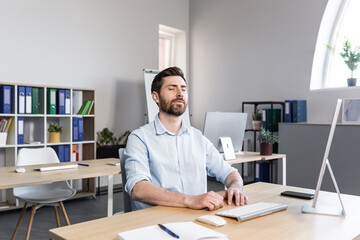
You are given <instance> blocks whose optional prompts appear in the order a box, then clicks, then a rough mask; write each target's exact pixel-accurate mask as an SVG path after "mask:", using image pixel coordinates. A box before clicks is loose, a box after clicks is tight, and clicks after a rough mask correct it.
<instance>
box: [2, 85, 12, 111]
mask: <svg viewBox="0 0 360 240" xmlns="http://www.w3.org/2000/svg"><path fill="white" fill-rule="evenodd" d="M0 112H1V113H11V87H10V86H1V90H0Z"/></svg>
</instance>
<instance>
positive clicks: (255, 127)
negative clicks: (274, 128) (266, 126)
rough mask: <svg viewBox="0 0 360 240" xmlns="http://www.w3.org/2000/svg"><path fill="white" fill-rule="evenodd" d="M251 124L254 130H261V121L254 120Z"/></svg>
mask: <svg viewBox="0 0 360 240" xmlns="http://www.w3.org/2000/svg"><path fill="white" fill-rule="evenodd" d="M252 123H253V127H254V130H260V128H261V121H255V120H253V121H252Z"/></svg>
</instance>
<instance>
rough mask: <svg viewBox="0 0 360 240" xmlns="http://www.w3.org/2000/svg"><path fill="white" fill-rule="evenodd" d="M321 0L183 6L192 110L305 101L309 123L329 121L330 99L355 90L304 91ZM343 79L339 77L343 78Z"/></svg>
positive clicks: (201, 0) (197, 113)
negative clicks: (186, 13) (187, 10)
mask: <svg viewBox="0 0 360 240" xmlns="http://www.w3.org/2000/svg"><path fill="white" fill-rule="evenodd" d="M326 4H327V0H317V1H313V0H301V1H300V0H271V1H268V0H241V1H239V0H222V1H218V0H192V1H190V44H191V45H190V53H191V56H190V60H191V71H190V76H191V80H192V81H191V96H190V97H191V100H190V101H191V104H190V107H191V109H190V110H191V112H192V115H193V119H192V120H193V124H194V125H195V126H196V127H198V128H200V129H202V128H203V122H204V117H205V112H206V111H241V102H243V101H256V100H259V101H263V100H281V101H283V100H285V99H307V100H308V121H311V122H313V121H328V122H329V121H330V120H331V118H332V114H333V112H334V109H335V104H336V99H337V98H345V97H356V96H359V94H360V89H359V88H358V87H357V88H353V89H347V88H344V89H340V90H335V91H334V90H324V91H310V90H309V89H310V78H311V68H312V61H313V55H314V51H315V45H316V40H317V34H318V29H319V26H320V22H321V19H322V15H323V12H324V10H325V7H326ZM344 81H346V76H344Z"/></svg>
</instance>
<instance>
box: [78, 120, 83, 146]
mask: <svg viewBox="0 0 360 240" xmlns="http://www.w3.org/2000/svg"><path fill="white" fill-rule="evenodd" d="M79 141H84V119H83V118H79Z"/></svg>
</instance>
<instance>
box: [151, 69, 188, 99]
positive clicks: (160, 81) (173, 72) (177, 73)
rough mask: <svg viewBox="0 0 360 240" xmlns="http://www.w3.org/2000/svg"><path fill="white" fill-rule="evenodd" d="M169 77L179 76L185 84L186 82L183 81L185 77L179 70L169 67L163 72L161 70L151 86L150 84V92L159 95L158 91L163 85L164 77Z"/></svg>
mask: <svg viewBox="0 0 360 240" xmlns="http://www.w3.org/2000/svg"><path fill="white" fill-rule="evenodd" d="M169 76H180V77H181V78H182V79H184V81H185V83H186V80H185V77H184V74H183V72H182V71H181V69H180V68H178V67H169V68H166V69H164V70H162V71H161V72H159V73H158V74H157V75H156V76H155V78H154V80H153V82H152V84H151V92H154V91H155V92H157V93H158V94H160V89H161V87H162V85H163V84H164V81H163V79H164V78H165V77H169Z"/></svg>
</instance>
